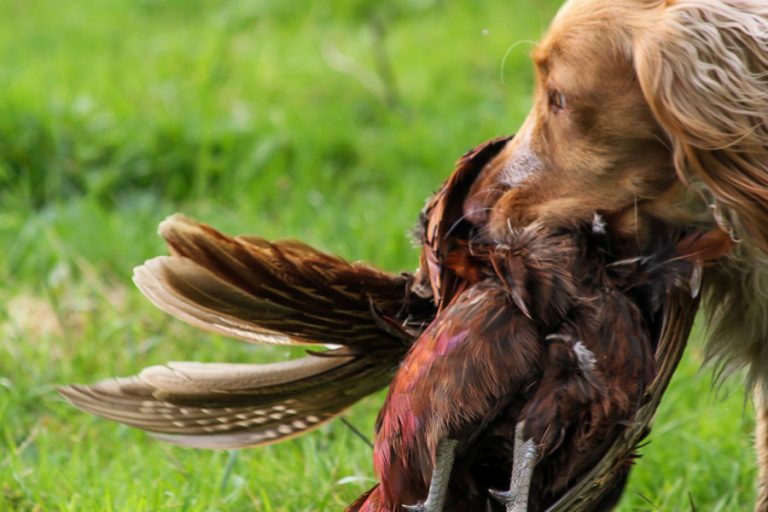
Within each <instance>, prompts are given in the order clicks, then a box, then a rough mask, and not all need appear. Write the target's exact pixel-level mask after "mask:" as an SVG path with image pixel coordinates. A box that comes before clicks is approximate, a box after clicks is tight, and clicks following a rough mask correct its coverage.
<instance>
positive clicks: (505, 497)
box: [488, 489, 515, 506]
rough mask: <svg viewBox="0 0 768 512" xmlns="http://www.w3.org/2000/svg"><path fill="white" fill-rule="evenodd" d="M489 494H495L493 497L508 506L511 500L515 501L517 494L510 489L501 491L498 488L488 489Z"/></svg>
mask: <svg viewBox="0 0 768 512" xmlns="http://www.w3.org/2000/svg"><path fill="white" fill-rule="evenodd" d="M488 494H490V495H491V496H493V499H495V500H496V501H498V502H499V503H501V504H502V505H504V506H506V505H507V504H509V503H510V502H512V501H514V499H515V496H514V494H512V493H511V492H510V491H499V490H497V489H488Z"/></svg>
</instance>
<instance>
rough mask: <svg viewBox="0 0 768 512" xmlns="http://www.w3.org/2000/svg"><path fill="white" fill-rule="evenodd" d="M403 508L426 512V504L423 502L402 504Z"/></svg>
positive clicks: (409, 511)
mask: <svg viewBox="0 0 768 512" xmlns="http://www.w3.org/2000/svg"><path fill="white" fill-rule="evenodd" d="M402 507H403V510H407V511H408V512H427V506H426V504H425V503H417V504H415V505H403V506H402Z"/></svg>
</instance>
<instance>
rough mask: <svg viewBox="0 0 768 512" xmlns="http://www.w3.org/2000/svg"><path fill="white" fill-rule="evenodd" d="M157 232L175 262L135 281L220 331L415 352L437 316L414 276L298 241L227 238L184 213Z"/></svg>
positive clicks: (157, 299)
mask: <svg viewBox="0 0 768 512" xmlns="http://www.w3.org/2000/svg"><path fill="white" fill-rule="evenodd" d="M159 232H160V234H161V236H163V238H165V240H166V242H167V243H168V246H169V248H170V252H171V256H166V257H160V258H155V259H153V260H150V261H148V262H146V263H145V264H144V265H142V266H140V267H138V268H136V269H135V271H134V282H135V283H136V285H137V286H138V287H139V289H141V291H142V292H143V293H144V294H145V295H146V296H147V297H148V298H149V299H150V300H151V301H152V302H153V303H154V304H155V305H156V306H157V307H159V308H160V309H162V310H164V311H166V312H167V313H170V314H172V315H174V316H177V317H178V318H180V319H182V320H184V321H186V322H188V323H190V324H192V325H195V326H197V327H201V328H204V329H207V330H210V331H213V332H216V333H219V334H223V335H226V336H231V337H235V338H239V339H242V340H245V341H251V342H264V343H277V344H314V343H321V344H334V345H342V346H351V347H354V346H357V347H360V348H364V349H366V350H371V349H376V348H377V347H381V348H387V347H390V346H393V345H399V346H401V347H402V346H403V345H404V344H405V345H409V344H410V342H411V341H412V339H413V338H414V337H415V336H416V334H417V333H418V331H419V330H420V329H421V328H422V326H423V325H424V324H425V323H426V322H428V321H429V320H430V319H431V315H433V309H434V306H433V305H432V301H431V299H429V298H422V297H420V296H418V295H417V294H415V293H413V292H412V291H411V283H412V277H411V276H409V275H406V274H401V275H393V274H389V273H386V272H383V271H380V270H378V269H376V268H374V267H372V266H369V265H365V264H362V263H349V262H347V261H345V260H343V259H341V258H337V257H335V256H331V255H328V254H326V253H323V252H321V251H318V250H316V249H313V248H311V247H309V246H307V245H305V244H302V243H300V242H296V241H281V242H268V241H266V240H263V239H261V238H257V237H236V238H234V237H228V236H226V235H223V234H221V233H219V232H218V231H216V230H214V229H213V228H211V227H209V226H206V225H204V224H200V223H197V222H195V221H193V220H191V219H188V218H186V217H184V216H182V215H178V214H177V215H174V216H172V217H169V218H168V219H166V220H165V221H163V223H161V225H160V229H159ZM404 342H405V343H404Z"/></svg>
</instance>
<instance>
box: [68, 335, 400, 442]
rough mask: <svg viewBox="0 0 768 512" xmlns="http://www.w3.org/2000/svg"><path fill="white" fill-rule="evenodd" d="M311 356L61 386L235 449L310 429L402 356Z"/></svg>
mask: <svg viewBox="0 0 768 512" xmlns="http://www.w3.org/2000/svg"><path fill="white" fill-rule="evenodd" d="M331 355H333V357H316V356H311V355H310V356H306V357H303V358H300V359H297V360H292V361H287V362H281V363H273V364H264V365H247V364H223V363H207V364H206V363H186V362H181V363H169V364H167V365H164V366H153V367H150V368H147V369H145V370H143V371H142V372H141V373H140V374H139V375H137V376H135V377H129V378H122V379H109V380H105V381H102V382H100V383H97V384H94V385H91V386H81V385H73V386H66V387H62V388H61V389H60V390H59V391H60V392H61V394H62V395H64V397H66V398H67V400H69V401H70V402H71V403H72V404H73V405H75V406H76V407H78V408H79V409H82V410H84V411H87V412H90V413H92V414H96V415H98V416H102V417H105V418H108V419H111V420H114V421H119V422H121V423H125V424H126V425H130V426H132V427H137V428H141V429H144V430H147V431H150V432H151V433H153V435H154V436H155V437H158V438H160V439H163V440H166V441H170V442H173V443H176V444H182V445H185V446H195V447H201V448H236V447H243V446H253V445H260V444H269V443H274V442H278V441H282V440H284V439H287V438H290V437H293V436H296V435H299V434H302V433H305V432H308V431H310V430H312V429H314V428H317V427H318V426H320V425H321V424H323V423H325V422H326V421H328V420H330V419H332V418H334V417H335V416H337V415H338V414H340V413H342V412H343V411H344V410H345V409H346V408H347V407H349V406H350V405H352V404H353V403H355V402H356V401H357V400H359V399H360V398H362V397H364V396H366V395H368V394H370V393H372V392H374V391H376V390H378V389H379V388H381V387H383V386H385V385H386V384H387V383H388V382H389V380H390V379H391V376H392V369H393V367H394V366H395V365H396V363H397V359H396V357H395V356H394V354H393V355H392V357H391V358H390V359H389V360H387V359H386V358H384V357H381V356H380V357H378V358H377V359H373V358H371V357H357V356H352V355H350V353H349V352H348V349H338V350H336V351H332V352H331Z"/></svg>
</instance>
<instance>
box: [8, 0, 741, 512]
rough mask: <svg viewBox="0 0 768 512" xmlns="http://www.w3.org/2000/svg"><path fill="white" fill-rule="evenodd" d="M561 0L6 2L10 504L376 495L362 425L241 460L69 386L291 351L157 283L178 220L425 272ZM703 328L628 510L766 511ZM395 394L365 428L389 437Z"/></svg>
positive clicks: (729, 391)
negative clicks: (161, 437)
mask: <svg viewBox="0 0 768 512" xmlns="http://www.w3.org/2000/svg"><path fill="white" fill-rule="evenodd" d="M558 3H559V2H557V1H554V0H550V1H541V0H504V1H502V0H489V1H487V2H471V1H469V0H466V1H462V2H458V1H457V2H447V1H441V0H395V1H392V2H388V3H386V4H385V5H386V6H384V4H383V3H380V2H374V1H372V0H345V1H338V2H333V3H330V2H320V1H313V2H308V1H298V0H284V1H282V2H274V1H268V0H247V1H246V0H230V1H224V0H221V1H217V0H194V1H192V0H163V1H160V0H130V1H125V2H99V1H97V0H77V1H74V2H68V3H66V4H61V3H59V2H53V1H51V0H24V1H21V0H0V247H2V248H3V250H2V251H1V254H0V280H2V283H4V285H3V286H2V289H0V306H1V307H0V509H1V510H39V511H43V510H45V511H48V510H71V511H83V510H85V511H88V510H94V511H102V510H120V511H143V510H147V511H150V510H151V511H156V510H185V511H187V510H188V511H202V510H225V509H226V510H249V509H256V510H263V511H273V510H274V511H283V510H284V511H301V510H307V511H314V510H339V509H341V508H342V507H343V506H344V505H345V504H346V503H348V502H349V501H351V500H352V499H353V498H354V497H355V496H357V495H358V494H359V493H360V492H361V491H362V490H364V489H366V488H367V487H369V486H370V485H371V483H372V481H373V480H372V471H371V463H370V459H371V456H370V450H369V449H368V448H367V447H366V446H365V445H364V444H363V443H362V442H361V441H360V440H359V439H357V438H355V437H354V436H353V435H352V434H351V433H350V432H349V430H348V429H347V428H345V427H344V426H343V425H342V424H341V423H339V422H334V423H332V424H331V425H328V426H326V427H324V428H323V429H321V430H320V431H318V432H316V433H313V434H310V435H307V436H304V437H302V438H299V439H296V440H293V441H290V442H287V443H284V444H282V445H277V446H272V447H267V448H263V449H253V450H244V451H241V452H238V453H237V455H236V456H234V455H232V454H229V453H227V452H209V451H195V450H188V449H182V448H178V447H173V446H168V445H165V444H162V443H159V442H155V441H152V440H151V439H149V438H148V437H147V436H145V435H144V434H142V433H140V432H137V431H134V430H131V429H128V428H125V427H122V426H119V425H116V424H112V423H109V422H106V421H103V420H99V419H96V418H93V417H90V416H87V415H84V414H81V413H79V412H78V411H76V410H74V409H73V408H71V407H69V406H68V405H67V404H65V403H64V402H63V400H62V399H61V398H59V397H58V395H57V394H56V393H55V392H54V387H55V385H57V384H60V383H68V382H91V381H94V380H97V379H100V378H105V377H108V376H112V375H126V374H131V373H134V372H136V371H137V370H139V369H141V368H142V367H144V366H148V365H151V364H157V363H160V362H163V361H167V360H173V359H176V360H179V359H198V360H204V361H254V362H255V361H274V360H278V359H282V358H286V357H290V355H291V354H289V353H288V352H287V351H286V350H284V349H277V348H269V347H257V346H248V345H245V344H241V343H239V342H234V341H230V340H225V339H221V338H218V337H214V336H208V335H204V334H201V333H199V332H198V331H195V330H194V329H192V328H191V327H187V326H185V325H182V324H181V323H180V322H178V321H175V320H173V319H171V318H168V317H167V316H165V315H163V314H162V313H160V312H158V311H156V310H155V309H154V308H153V307H152V306H151V305H150V304H149V303H148V302H147V301H146V300H144V299H143V298H141V297H140V295H139V294H138V292H137V291H136V290H134V289H133V287H132V286H131V284H130V269H131V268H132V267H133V266H135V265H136V264H138V263H140V262H142V261H143V260H144V259H146V258H148V257H151V256H153V255H156V254H159V253H162V252H163V250H164V249H163V247H162V245H161V243H160V241H159V239H158V238H157V237H156V236H154V234H153V233H154V231H155V226H156V224H157V222H158V221H159V220H161V219H162V218H163V217H164V216H165V215H167V214H170V213H172V212H174V211H178V210H181V211H184V212H186V213H188V214H190V215H192V216H194V217H197V218H200V219H204V220H206V221H207V222H209V223H212V224H214V225H216V226H218V227H220V228H222V229H224V230H225V231H229V232H252V233H256V234H260V235H264V236H267V237H272V238H275V237H296V238H301V239H303V240H306V241H308V242H310V243H313V244H315V245H318V246H320V247H322V248H324V249H327V250H330V251H333V252H335V253H339V254H342V255H345V256H347V257H349V258H352V259H365V260H369V261H372V262H376V263H377V264H379V265H381V266H383V267H385V268H387V269H390V270H400V269H410V268H413V267H414V266H415V262H416V256H417V255H416V252H415V250H414V249H413V248H412V247H411V246H410V244H409V242H408V238H407V236H406V232H407V230H408V229H409V228H410V226H411V225H412V224H413V222H414V221H415V219H416V216H417V213H418V211H419V209H420V207H421V205H422V203H423V200H424V198H425V197H426V196H427V195H428V194H429V193H430V192H431V191H433V190H434V189H435V187H436V186H437V185H438V184H439V183H440V182H441V181H442V179H443V178H444V177H445V176H446V175H447V173H448V172H449V171H450V169H451V166H452V162H453V161H454V160H455V158H456V157H457V156H458V155H460V154H461V153H463V152H464V151H465V150H466V149H468V147H469V146H471V145H473V144H475V143H478V142H480V141H483V140H484V139H487V138H490V137H493V136H496V135H499V134H505V133H509V132H511V131H514V129H515V127H517V126H518V125H519V123H520V121H521V120H522V119H523V117H524V115H525V113H526V112H527V109H528V108H529V105H530V95H531V88H530V83H531V78H532V77H531V70H530V67H529V64H528V62H527V60H526V59H527V53H528V50H529V45H528V44H526V43H523V44H516V43H518V42H519V41H527V40H534V39H536V38H537V37H538V35H539V34H540V33H541V31H542V30H543V28H544V27H545V26H546V24H547V23H548V20H549V19H550V18H551V16H552V14H553V13H554V12H555V10H556V8H557V5H558ZM502 70H503V77H504V79H503V80H502ZM700 338H701V333H697V334H696V336H694V340H693V341H692V345H691V347H690V349H689V351H688V353H687V355H686V358H685V361H684V363H683V365H682V367H681V369H680V371H679V372H678V374H677V376H676V378H675V380H674V382H673V384H672V387H671V389H670V391H669V393H668V395H667V397H666V398H665V401H664V404H663V405H662V408H661V411H660V413H659V416H658V420H657V422H656V426H655V430H654V432H653V435H652V437H651V442H650V444H649V445H648V446H647V447H646V448H644V449H643V459H642V460H641V461H640V463H639V465H638V467H637V469H636V470H635V472H634V474H633V477H632V480H631V482H630V485H629V488H628V492H627V494H626V496H625V498H624V500H623V502H622V506H621V510H626V511H630V510H688V509H690V508H691V506H690V501H691V500H692V501H693V502H694V503H695V505H696V507H697V509H698V510H737V509H746V508H748V507H749V504H750V502H751V500H752V498H753V495H754V493H753V490H752V482H753V479H754V476H755V468H754V464H753V462H752V454H751V448H750V444H751V435H752V434H751V432H752V428H753V423H754V421H753V412H752V409H751V405H750V404H749V403H748V401H747V400H745V398H744V395H743V392H742V390H741V387H740V382H739V379H738V378H732V379H731V380H729V381H728V382H727V383H726V385H725V386H724V387H723V388H722V390H721V392H720V394H718V393H715V392H714V391H713V390H712V387H711V375H710V373H709V372H708V371H700V370H699V367H700V365H701V363H702V357H701V350H700V346H701V344H700ZM381 399H382V395H381V394H379V395H378V396H375V397H371V398H370V399H367V400H365V401H364V402H363V403H361V404H360V405H359V406H357V407H356V408H354V409H353V410H352V411H351V412H350V413H349V414H348V417H349V419H350V420H351V421H352V422H354V423H355V424H356V425H357V426H358V427H360V428H361V429H362V430H364V431H365V432H371V431H372V423H373V418H374V415H375V411H376V409H377V407H378V406H379V405H380V403H381ZM651 503H652V504H653V505H651Z"/></svg>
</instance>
